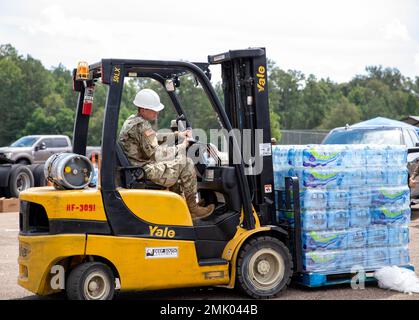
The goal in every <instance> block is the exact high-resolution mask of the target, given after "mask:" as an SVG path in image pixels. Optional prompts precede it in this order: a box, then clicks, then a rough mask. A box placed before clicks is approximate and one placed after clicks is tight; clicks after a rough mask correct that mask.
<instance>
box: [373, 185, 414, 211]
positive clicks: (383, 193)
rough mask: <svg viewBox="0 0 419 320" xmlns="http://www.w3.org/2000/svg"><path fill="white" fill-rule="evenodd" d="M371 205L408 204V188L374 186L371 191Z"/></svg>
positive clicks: (403, 205)
mask: <svg viewBox="0 0 419 320" xmlns="http://www.w3.org/2000/svg"><path fill="white" fill-rule="evenodd" d="M371 205H372V206H375V207H379V206H399V207H406V206H409V205H410V189H409V187H408V186H401V187H381V188H374V189H373V190H372V191H371Z"/></svg>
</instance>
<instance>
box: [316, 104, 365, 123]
mask: <svg viewBox="0 0 419 320" xmlns="http://www.w3.org/2000/svg"><path fill="white" fill-rule="evenodd" d="M360 120H361V112H360V110H359V109H358V107H357V106H356V105H354V104H353V103H351V102H349V100H348V99H347V98H345V97H343V96H341V98H340V100H339V101H335V102H333V104H332V105H331V106H330V109H329V112H328V113H327V114H326V116H325V118H324V119H323V121H322V123H321V124H320V126H319V129H332V128H336V127H343V126H345V125H346V124H354V123H356V122H359V121H360Z"/></svg>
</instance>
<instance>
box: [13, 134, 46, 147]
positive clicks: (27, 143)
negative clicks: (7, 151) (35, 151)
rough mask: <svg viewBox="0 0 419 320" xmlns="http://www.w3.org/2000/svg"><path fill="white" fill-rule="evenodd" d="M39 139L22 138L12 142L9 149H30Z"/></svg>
mask: <svg viewBox="0 0 419 320" xmlns="http://www.w3.org/2000/svg"><path fill="white" fill-rule="evenodd" d="M38 139H39V137H28V136H26V137H22V138H20V139H19V140H17V141H15V142H13V143H12V144H11V145H10V146H11V147H32V145H33V144H34V143H35V142H36V140H38Z"/></svg>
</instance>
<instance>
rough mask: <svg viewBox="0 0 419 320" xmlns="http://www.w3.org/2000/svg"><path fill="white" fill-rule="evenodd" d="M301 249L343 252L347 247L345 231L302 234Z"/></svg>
mask: <svg viewBox="0 0 419 320" xmlns="http://www.w3.org/2000/svg"><path fill="white" fill-rule="evenodd" d="M302 237H303V249H304V250H306V251H314V250H345V249H346V248H347V247H348V238H347V234H346V231H342V230H341V231H336V230H333V231H309V232H303V234H302Z"/></svg>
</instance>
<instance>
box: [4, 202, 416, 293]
mask: <svg viewBox="0 0 419 320" xmlns="http://www.w3.org/2000/svg"><path fill="white" fill-rule="evenodd" d="M18 217H19V215H18V213H0V257H1V258H0V283H1V284H0V299H3V300H4V299H7V300H8V299H62V297H60V296H53V297H39V296H36V295H34V294H32V293H31V292H29V291H26V290H25V289H23V288H21V287H20V286H18V285H17V276H18V264H17V258H18V241H17V235H18V232H19V219H18ZM410 256H411V262H412V264H413V265H414V266H415V268H416V270H419V210H415V211H413V213H412V222H411V224H410ZM417 273H418V271H417ZM246 298H247V297H246V296H244V295H242V294H241V293H239V292H236V291H234V290H229V289H225V288H191V289H181V290H166V291H155V292H138V293H120V294H119V295H118V296H117V297H116V299H122V300H124V299H125V300H127V299H167V300H172V299H173V300H174V299H204V300H212V299H220V300H224V299H246ZM277 299H283V300H290V299H301V300H319V299H337V300H340V299H351V300H363V299H384V300H402V299H418V300H419V294H411V295H408V294H404V293H399V292H394V291H388V290H383V289H380V288H378V286H377V284H375V283H371V284H367V285H366V288H365V289H364V290H353V289H352V288H351V286H350V285H349V284H348V285H346V284H345V285H339V286H330V287H323V288H318V289H310V288H305V287H301V286H299V285H297V284H291V286H290V288H288V290H287V291H286V292H284V293H282V294H281V295H280V296H279V297H278V298H277Z"/></svg>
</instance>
